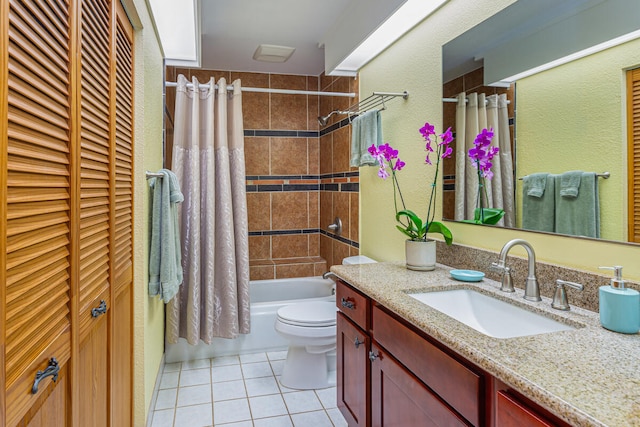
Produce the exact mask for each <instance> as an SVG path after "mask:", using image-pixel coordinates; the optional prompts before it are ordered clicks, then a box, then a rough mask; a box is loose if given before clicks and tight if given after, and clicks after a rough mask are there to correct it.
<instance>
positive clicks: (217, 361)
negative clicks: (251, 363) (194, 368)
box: [211, 356, 240, 366]
mask: <svg viewBox="0 0 640 427" xmlns="http://www.w3.org/2000/svg"><path fill="white" fill-rule="evenodd" d="M239 364H240V358H239V357H238V356H221V357H214V358H213V359H211V366H227V365H239Z"/></svg>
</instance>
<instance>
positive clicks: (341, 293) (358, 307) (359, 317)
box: [336, 280, 369, 331]
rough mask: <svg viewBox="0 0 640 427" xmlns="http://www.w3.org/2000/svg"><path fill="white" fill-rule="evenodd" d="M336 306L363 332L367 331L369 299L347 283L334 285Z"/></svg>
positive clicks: (339, 281) (339, 282) (340, 282)
mask: <svg viewBox="0 0 640 427" xmlns="http://www.w3.org/2000/svg"><path fill="white" fill-rule="evenodd" d="M336 305H337V306H338V309H339V310H340V311H342V312H343V313H344V314H345V315H346V316H347V317H348V318H349V319H351V320H352V321H353V322H354V323H355V324H356V325H358V326H359V327H360V328H362V329H363V330H365V331H368V330H369V323H368V319H369V298H367V297H365V296H364V295H362V294H361V293H360V292H358V291H356V290H355V289H353V288H352V287H351V286H349V285H348V284H347V283H345V282H343V281H341V280H338V282H337V283H336Z"/></svg>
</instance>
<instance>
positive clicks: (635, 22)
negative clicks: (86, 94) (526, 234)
mask: <svg viewBox="0 0 640 427" xmlns="http://www.w3.org/2000/svg"><path fill="white" fill-rule="evenodd" d="M636 10H637V4H634V1H632V0H562V1H558V0H539V1H536V2H530V1H526V0H519V1H517V2H516V3H514V4H512V5H511V6H509V7H507V8H506V9H504V10H503V11H501V12H499V13H498V14H497V15H495V16H494V17H492V18H490V19H488V20H487V21H485V22H483V23H481V24H479V25H478V26H476V27H474V28H472V29H471V30H469V32H467V33H465V34H462V35H461V36H459V37H457V38H456V39H454V40H452V41H451V42H449V43H447V44H446V45H445V46H443V81H444V82H445V83H444V86H443V96H444V98H445V99H444V100H443V101H450V99H447V98H453V101H455V100H456V99H457V98H459V97H466V98H467V100H466V102H465V104H466V105H469V104H470V103H473V102H475V99H476V95H474V94H475V93H478V94H479V95H478V98H479V97H480V96H481V95H480V94H484V97H485V98H489V97H490V95H493V94H499V95H500V96H506V98H507V99H508V100H509V102H510V103H509V104H508V105H507V106H506V109H505V111H506V116H507V117H508V125H507V129H508V131H509V132H508V133H506V134H505V135H506V136H505V137H503V138H502V140H503V141H502V142H505V141H504V140H508V142H509V143H508V144H505V145H504V147H503V145H502V144H501V145H500V148H501V153H502V155H503V156H501V157H502V158H501V160H502V161H503V160H505V157H508V158H510V159H511V160H512V161H513V171H512V173H511V176H512V179H513V181H512V182H513V187H511V189H507V192H509V191H511V194H512V195H513V207H510V206H509V205H507V204H506V202H505V200H508V194H505V196H504V197H503V201H502V203H503V204H502V205H500V204H497V205H495V207H499V208H504V209H505V211H507V212H509V210H512V214H513V222H512V223H509V222H507V219H508V215H505V218H504V220H503V221H502V222H501V223H500V224H499V225H504V226H507V227H515V228H525V229H528V230H534V231H548V232H554V233H559V234H570V235H580V236H587V237H595V238H602V239H606V240H614V241H624V242H627V241H631V242H640V141H637V140H636V141H633V138H634V134H635V138H636V139H640V129H637V130H636V131H635V132H634V129H633V125H634V119H633V117H630V118H628V117H627V111H629V114H633V108H631V107H632V106H633V105H634V100H633V97H634V96H636V97H640V91H636V92H635V95H634V91H633V81H632V79H631V77H632V75H633V71H629V70H633V69H637V68H639V67H640V39H639V38H638V37H640V31H638V30H639V29H640V14H638V13H636V12H635V11H636ZM630 12H633V13H630ZM612 22H615V23H616V25H615V26H614V25H611V23H612ZM601 27H602V28H601ZM605 27H607V28H605ZM612 27H613V28H612ZM584 28H588V31H581V29H584ZM586 33H589V35H588V36H585V34H586ZM627 33H631V35H630V36H628V37H627V38H626V39H622V40H617V39H618V38H619V37H620V36H625V35H626V34H627ZM587 39H588V40H587ZM610 40H614V41H615V43H611V44H612V45H611V46H609V47H606V46H600V44H601V43H602V42H605V41H610ZM594 45H598V46H597V49H596V52H591V53H589V54H583V55H582V56H580V55H577V56H578V58H576V59H569V58H567V59H564V60H563V61H564V63H562V64H561V65H555V66H552V67H551V68H548V69H546V70H542V71H540V70H534V71H529V70H530V69H532V68H534V67H536V66H539V65H542V64H546V63H547V62H549V61H552V60H555V59H558V58H560V57H565V56H566V55H569V54H571V53H575V52H576V51H579V50H582V49H585V48H589V47H592V46H594ZM584 55H586V56H584ZM533 59H536V60H537V62H533ZM636 74H640V72H636ZM627 76H629V77H627ZM628 85H629V87H627V86H628ZM638 86H640V82H639V83H638ZM462 93H463V95H460V94H462ZM503 94H504V95H503ZM635 103H636V104H638V103H640V100H636V101H635ZM460 104H461V102H443V112H444V127H445V128H446V127H448V126H451V127H452V129H453V130H454V132H455V133H456V141H461V140H464V139H466V137H463V138H460V137H459V134H460V132H459V130H460V129H462V126H463V125H461V122H460V120H459V119H458V120H457V119H456V110H460V109H461V106H460ZM463 108H464V107H463ZM637 110H638V112H637V113H636V114H640V107H638V109H637ZM479 117H482V115H480V116H479ZM480 120H482V119H480ZM638 120H639V119H636V121H635V123H640V122H638ZM464 126H466V124H465V125H464ZM636 126H637V127H640V124H637V125H636ZM463 132H464V133H468V132H466V131H464V130H463ZM634 146H635V147H636V149H635V150H634ZM509 149H510V151H511V153H509V155H508V156H507V152H506V151H507V150H509ZM465 151H468V146H467V147H466V150H463V149H462V148H461V147H458V150H456V154H457V155H458V156H464V155H465ZM635 152H637V153H638V154H637V155H635V157H634V153H635ZM634 163H635V164H637V166H634ZM467 164H469V162H468V161H467ZM572 171H583V172H585V173H584V174H578V173H573V174H569V173H568V172H572ZM602 172H609V173H610V178H609V179H603V178H599V177H597V175H596V174H600V173H602ZM634 172H635V174H634ZM546 174H549V175H546ZM444 175H445V176H444V201H443V203H444V209H443V217H444V218H445V219H451V220H469V219H470V217H469V215H470V214H469V212H468V210H465V212H464V213H463V215H464V216H461V214H460V212H461V211H460V204H461V203H462V202H461V200H462V198H461V197H460V193H462V192H468V189H469V188H470V187H471V188H473V186H474V185H475V182H474V181H473V177H471V178H470V177H469V175H466V176H464V178H462V175H461V174H460V173H459V168H457V167H456V161H455V160H453V161H450V162H448V163H446V164H445V168H444ZM634 177H637V178H634ZM634 180H637V181H638V183H637V184H634ZM576 183H577V185H576ZM634 185H637V189H636V190H635V191H634ZM492 186H493V188H492V191H493V193H494V194H495V185H494V183H492ZM541 186H542V196H540V195H539V193H540V187H541ZM503 187H504V186H503ZM532 190H533V191H532ZM561 190H562V192H561ZM574 190H575V191H574ZM503 192H504V188H503ZM576 192H577V194H576V195H575V196H574V193H576ZM465 198H466V196H465ZM635 199H637V200H635ZM490 200H491V201H492V202H495V201H496V198H495V197H494V198H493V199H490ZM467 203H468V202H467ZM636 204H637V208H635V209H634V207H635V206H636Z"/></svg>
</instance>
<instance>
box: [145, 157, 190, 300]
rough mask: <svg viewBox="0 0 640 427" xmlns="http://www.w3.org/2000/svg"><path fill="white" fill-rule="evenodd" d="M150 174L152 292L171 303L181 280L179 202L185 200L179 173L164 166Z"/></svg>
mask: <svg viewBox="0 0 640 427" xmlns="http://www.w3.org/2000/svg"><path fill="white" fill-rule="evenodd" d="M159 173H161V174H162V178H151V179H150V180H149V186H150V187H151V190H152V191H151V243H150V245H149V295H160V296H161V297H162V300H163V301H164V302H165V304H166V303H168V302H169V301H170V300H171V299H172V298H173V297H174V296H175V295H176V294H177V293H178V287H179V286H180V284H181V283H182V256H181V252H180V251H181V249H180V228H179V225H178V207H177V204H178V203H181V202H182V201H183V200H184V196H183V195H182V192H181V191H180V185H179V183H178V178H177V177H176V175H175V174H174V173H173V172H171V171H170V170H168V169H161V170H160V171H159Z"/></svg>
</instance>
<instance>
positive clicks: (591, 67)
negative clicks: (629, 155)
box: [516, 40, 640, 241]
mask: <svg viewBox="0 0 640 427" xmlns="http://www.w3.org/2000/svg"><path fill="white" fill-rule="evenodd" d="M639 64H640V40H635V41H632V42H628V43H625V44H623V45H620V46H616V47H614V48H611V49H608V50H606V51H603V52H600V53H597V54H594V55H590V56H588V57H585V58H582V59H579V60H577V61H573V62H571V63H568V64H565V65H562V66H560V67H556V68H553V69H551V70H548V71H545V72H542V73H539V74H535V75H533V76H531V77H528V78H525V79H522V80H520V81H518V83H517V91H516V94H517V95H516V96H517V109H518V114H517V126H516V140H517V141H518V145H517V158H518V176H525V175H528V174H531V173H535V172H550V173H562V172H566V171H570V170H585V171H594V172H604V171H609V172H611V178H609V179H607V180H603V179H600V180H599V181H598V182H599V185H600V188H599V189H600V192H599V194H600V206H601V237H602V238H603V239H608V240H620V241H624V240H626V238H627V221H626V219H627V214H626V212H627V211H626V209H627V203H626V200H627V194H626V191H627V185H626V182H627V163H626V129H625V124H626V121H625V117H624V103H625V95H624V93H625V90H626V81H625V76H624V70H625V69H628V68H633V67H634V66H638V65H639ZM521 197H522V181H518V191H517V192H516V198H517V204H516V206H522V198H521ZM518 217H519V220H520V218H521V215H518ZM520 223H521V222H519V224H520Z"/></svg>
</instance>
